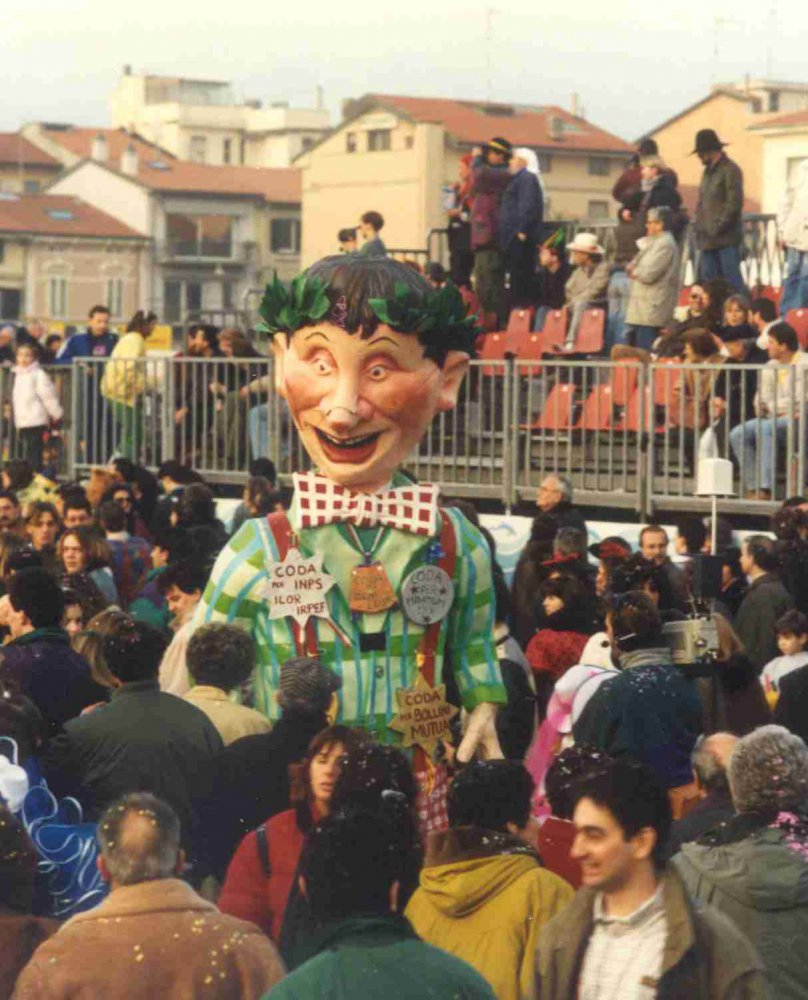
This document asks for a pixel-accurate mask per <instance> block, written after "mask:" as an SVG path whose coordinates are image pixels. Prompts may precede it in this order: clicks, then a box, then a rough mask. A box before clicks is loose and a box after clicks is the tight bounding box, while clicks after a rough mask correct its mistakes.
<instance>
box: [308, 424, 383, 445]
mask: <svg viewBox="0 0 808 1000" xmlns="http://www.w3.org/2000/svg"><path fill="white" fill-rule="evenodd" d="M314 430H315V433H316V434H317V436H318V437H319V438H320V440H321V441H322V442H323V444H327V445H331V447H332V448H339V449H340V450H349V451H350V450H353V449H355V450H359V449H360V448H366V447H368V445H371V444H375V443H376V442H377V441H378V439H379V437H380V436H381V433H382V432H381V431H374V432H373V433H372V434H362V435H359V436H357V437H349V438H338V437H334V436H333V435H332V434H326V432H325V431H324V430H322V429H321V428H320V427H315V428H314Z"/></svg>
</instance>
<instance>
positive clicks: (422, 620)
mask: <svg viewBox="0 0 808 1000" xmlns="http://www.w3.org/2000/svg"><path fill="white" fill-rule="evenodd" d="M453 601H454V584H453V583H452V578H451V577H450V576H449V574H448V573H447V572H446V571H445V570H443V569H441V568H440V566H433V565H429V566H419V567H418V569H415V570H413V571H412V573H410V575H409V576H408V577H407V579H406V580H405V581H404V583H403V585H402V587H401V607H402V608H403V609H404V614H405V615H406V616H407V617H408V618H409V620H410V621H411V622H414V623H415V624H416V625H433V624H434V623H435V622H439V621H441V620H442V619H443V618H445V617H446V616H447V615H448V614H449V609H450V608H451V606H452V602H453Z"/></svg>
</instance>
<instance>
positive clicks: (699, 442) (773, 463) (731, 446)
mask: <svg viewBox="0 0 808 1000" xmlns="http://www.w3.org/2000/svg"><path fill="white" fill-rule="evenodd" d="M805 371H806V369H805V368H803V367H802V366H798V365H788V366H785V365H784V366H782V367H781V368H780V369H771V368H765V367H761V366H759V365H748V364H736V363H735V362H731V363H727V364H722V365H714V364H713V365H709V364H699V365H693V364H687V365H668V364H664V365H663V364H654V365H651V366H650V379H651V393H650V395H651V400H652V403H651V417H650V419H651V423H650V424H649V426H651V427H652V431H651V438H652V440H651V446H650V448H649V468H648V483H649V501H650V505H651V507H665V508H669V509H673V508H677V507H680V508H683V509H707V506H708V501H707V500H701V499H699V498H697V497H695V491H696V475H697V463H698V459H699V457H715V458H726V459H729V460H731V461H732V462H733V465H734V468H735V474H734V494H735V495H734V497H732V498H727V499H726V500H722V508H723V509H724V510H727V511H748V512H753V511H755V510H757V511H760V512H762V511H764V510H767V509H770V507H768V506H766V505H767V504H768V505H773V504H774V503H782V501H783V500H785V499H786V497H788V496H791V495H793V494H795V493H801V492H802V491H803V489H804V486H805V454H806V440H805V437H806V420H805V411H806V404H807V403H808V386H806V376H805ZM761 397H762V398H761Z"/></svg>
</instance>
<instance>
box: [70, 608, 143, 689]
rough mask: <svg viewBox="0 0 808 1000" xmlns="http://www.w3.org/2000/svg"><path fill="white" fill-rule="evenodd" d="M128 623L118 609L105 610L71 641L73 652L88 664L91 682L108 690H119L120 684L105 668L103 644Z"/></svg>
mask: <svg viewBox="0 0 808 1000" xmlns="http://www.w3.org/2000/svg"><path fill="white" fill-rule="evenodd" d="M130 622H131V619H130V617H129V615H127V614H126V613H125V612H123V611H121V609H120V608H107V609H106V610H105V611H100V612H99V613H98V614H97V615H96V616H95V617H94V618H91V619H90V620H89V621H88V622H87V627H86V628H85V629H84V631H82V632H79V634H78V635H77V636H76V638H75V639H74V640H73V648H74V649H75V651H76V652H77V653H81V655H82V656H83V657H84V658H85V659H86V660H87V662H88V663H89V664H90V672H91V673H92V676H93V680H94V681H95V682H96V683H97V684H100V685H101V686H102V687H105V688H109V689H110V690H112V689H114V688H119V687H120V686H121V682H120V681H119V680H118V678H117V677H116V676H115V675H114V674H113V673H112V671H111V670H110V669H109V667H108V666H107V661H106V657H105V654H104V643H105V642H106V640H107V639H108V638H109V637H110V636H117V635H118V634H119V633H120V632H122V631H124V630H125V629H126V628H127V627H129V624H130Z"/></svg>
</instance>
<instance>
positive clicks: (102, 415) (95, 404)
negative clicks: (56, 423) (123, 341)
mask: <svg viewBox="0 0 808 1000" xmlns="http://www.w3.org/2000/svg"><path fill="white" fill-rule="evenodd" d="M117 343H118V337H117V335H116V334H114V333H112V331H111V330H110V328H109V309H108V308H107V307H106V306H103V305H98V306H93V307H92V309H91V310H90V312H89V316H88V321H87V332H86V333H74V334H73V336H72V337H68V339H67V340H66V341H65V343H64V344H63V345H62V349H61V350H60V351H59V353H58V354H57V356H56V364H57V365H69V364H72V363H73V361H74V360H77V359H79V358H108V357H109V356H110V355H111V354H112V351H113V349H114V348H115V345H116V344H117ZM102 372H103V366H102V365H86V366H85V368H84V371H83V378H82V380H81V384H80V387H79V392H82V389H83V390H84V391H83V392H82V401H81V404H80V406H79V413H83V414H84V421H85V423H84V427H83V428H80V434H81V438H82V439H83V441H84V457H85V461H87V462H91V463H102V462H105V461H106V459H107V458H108V457H109V454H104V452H107V453H109V452H110V451H111V450H112V428H111V420H110V414H109V407H108V405H107V403H106V400H105V399H104V397H103V396H102V395H101V390H100V385H101V375H102Z"/></svg>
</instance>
